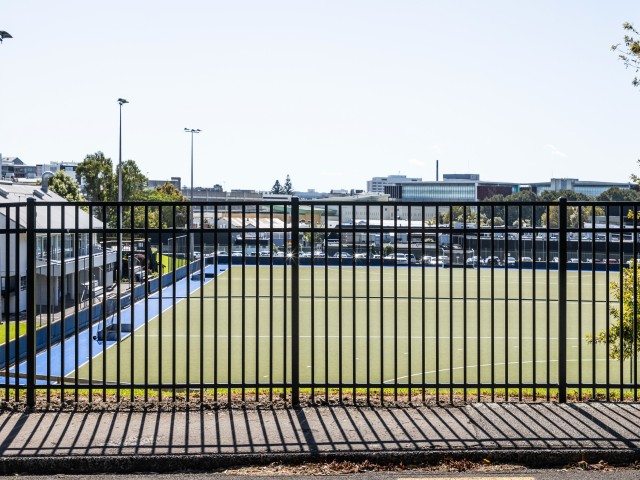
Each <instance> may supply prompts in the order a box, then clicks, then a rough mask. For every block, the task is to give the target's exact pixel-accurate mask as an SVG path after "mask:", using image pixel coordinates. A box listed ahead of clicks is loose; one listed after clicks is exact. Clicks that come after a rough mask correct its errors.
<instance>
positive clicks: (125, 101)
mask: <svg viewBox="0 0 640 480" xmlns="http://www.w3.org/2000/svg"><path fill="white" fill-rule="evenodd" d="M125 103H129V102H128V101H127V100H125V99H124V98H119V99H118V104H119V105H120V133H119V135H118V207H117V208H118V282H120V281H121V280H122V232H121V231H120V230H121V228H122V205H120V204H121V203H122V105H124V104H125ZM131 251H133V249H131ZM129 269H131V262H129ZM129 278H131V272H129Z"/></svg>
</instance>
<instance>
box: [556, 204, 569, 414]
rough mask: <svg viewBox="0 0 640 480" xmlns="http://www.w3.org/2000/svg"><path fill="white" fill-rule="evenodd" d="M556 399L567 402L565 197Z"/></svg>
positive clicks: (560, 226)
mask: <svg viewBox="0 0 640 480" xmlns="http://www.w3.org/2000/svg"><path fill="white" fill-rule="evenodd" d="M558 401H559V402H560V403H566V402H567V199H566V198H564V197H560V198H559V199H558Z"/></svg>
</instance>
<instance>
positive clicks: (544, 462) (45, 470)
mask: <svg viewBox="0 0 640 480" xmlns="http://www.w3.org/2000/svg"><path fill="white" fill-rule="evenodd" d="M447 460H468V461H472V462H476V463H482V462H485V461H489V462H490V463H492V464H511V465H520V466H524V467H528V468H549V467H561V466H568V465H572V464H577V463H578V462H581V461H585V462H587V463H597V462H600V461H604V462H606V463H608V464H610V465H629V464H632V463H634V462H638V461H640V449H593V450H591V449H575V450H574V449H531V450H523V449H496V450H437V451H434V450H430V451H395V452H339V453H259V454H246V453H238V454H201V455H200V454H195V455H194V454H184V455H107V456H48V457H38V456H32V457H13V458H11V457H4V458H1V459H0V475H16V474H39V475H54V474H90V473H113V474H132V473H136V472H157V473H169V472H180V471H198V472H212V471H216V470H222V469H227V468H232V467H240V466H243V467H245V466H264V465H269V464H271V463H276V462H279V463H282V464H288V465H298V464H301V463H304V462H332V461H349V462H364V461H369V462H371V463H376V464H381V465H385V464H396V465H397V464H399V463H403V464H404V465H437V464H438V463H441V462H444V461H447Z"/></svg>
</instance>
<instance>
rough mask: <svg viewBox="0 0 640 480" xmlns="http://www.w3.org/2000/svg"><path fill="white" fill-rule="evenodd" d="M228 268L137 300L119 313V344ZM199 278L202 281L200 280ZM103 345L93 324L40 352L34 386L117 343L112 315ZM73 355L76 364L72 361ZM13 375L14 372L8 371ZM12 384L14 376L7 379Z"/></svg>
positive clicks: (207, 272) (24, 364)
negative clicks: (188, 289) (188, 290)
mask: <svg viewBox="0 0 640 480" xmlns="http://www.w3.org/2000/svg"><path fill="white" fill-rule="evenodd" d="M227 268H228V265H226V264H225V265H218V269H217V273H216V270H215V266H214V265H207V266H205V268H204V269H203V271H202V272H200V271H199V270H198V271H196V272H194V273H192V274H191V278H190V280H189V281H188V279H187V277H185V278H183V279H182V280H178V281H177V282H176V283H175V285H173V284H171V285H169V286H167V287H165V288H163V289H162V295H160V292H156V293H154V294H152V295H149V297H148V298H147V302H146V303H145V300H144V299H142V300H139V301H138V302H136V303H135V304H134V305H133V308H132V307H131V306H129V307H127V308H124V309H122V310H121V311H120V340H124V339H125V338H127V337H128V336H129V335H131V332H132V331H134V330H136V329H138V328H140V327H141V326H143V325H145V324H146V323H147V321H148V320H151V319H152V318H154V317H156V316H157V315H159V314H160V312H161V311H165V310H167V309H168V308H171V307H173V305H174V299H175V300H176V301H177V300H180V299H182V298H186V297H187V287H188V286H189V287H190V296H192V295H193V294H194V293H195V292H197V291H198V289H199V288H200V287H201V286H202V285H204V284H205V283H207V282H210V281H211V280H212V279H213V278H214V277H215V276H216V274H220V273H222V272H224V271H225V270H226V269H227ZM201 276H203V277H204V278H202V280H201ZM106 324H107V325H106V337H107V338H106V343H104V342H103V339H104V336H105V329H104V328H103V324H102V322H98V323H95V324H93V325H92V326H91V328H87V329H85V330H82V331H81V332H79V333H78V334H77V335H74V336H71V337H69V338H67V339H65V340H63V341H62V342H60V343H58V344H56V345H52V346H51V348H50V349H49V350H48V351H47V350H45V351H43V352H41V353H40V354H38V355H37V356H36V377H37V378H38V380H37V383H39V384H46V383H47V382H46V377H47V375H48V376H49V377H50V378H51V379H52V381H53V382H52V383H59V382H57V381H55V380H56V379H60V378H61V377H64V376H66V375H70V374H71V373H73V372H74V371H75V370H76V368H78V367H80V366H81V365H83V364H84V363H86V362H88V361H89V358H90V356H94V357H95V356H96V355H99V354H100V353H102V352H103V351H104V350H105V349H107V348H108V347H109V346H111V345H113V344H114V343H116V342H117V338H118V332H117V326H118V316H117V314H114V315H112V316H111V317H109V318H108V319H107V322H106ZM76 351H77V355H78V356H77V361H76ZM18 371H19V383H20V384H25V383H26V379H25V375H26V372H27V362H26V361H24V362H22V363H20V365H19V370H18ZM11 373H12V374H14V373H15V369H12V370H11ZM10 380H13V383H14V384H15V376H13V377H11V379H10Z"/></svg>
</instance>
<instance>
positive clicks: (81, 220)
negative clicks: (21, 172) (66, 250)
mask: <svg viewBox="0 0 640 480" xmlns="http://www.w3.org/2000/svg"><path fill="white" fill-rule="evenodd" d="M0 189H1V190H0V217H2V218H6V217H7V211H8V216H9V218H10V220H11V222H12V223H13V225H15V222H16V219H19V224H20V226H21V227H23V228H26V227H27V211H26V207H24V206H21V207H20V208H16V207H15V206H13V205H15V204H26V202H27V199H28V198H35V200H36V228H51V229H60V228H62V227H63V218H64V228H71V229H75V228H89V227H90V226H91V227H92V228H102V226H103V224H102V222H101V221H100V220H98V219H97V218H95V217H94V218H93V221H92V223H91V225H90V215H89V214H88V213H87V212H85V211H84V210H82V209H79V208H78V209H76V207H75V205H69V206H63V205H56V206H53V205H50V206H47V205H46V204H47V203H64V202H67V200H66V199H65V198H63V197H61V196H60V195H58V194H57V193H55V192H53V191H52V190H47V191H46V192H45V191H44V190H42V189H41V188H40V187H34V186H33V185H24V184H17V183H9V182H1V183H0ZM9 205H12V206H11V207H9ZM76 210H77V212H78V215H77V216H78V222H77V225H76ZM18 213H19V215H18ZM47 217H49V219H48V218H47Z"/></svg>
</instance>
